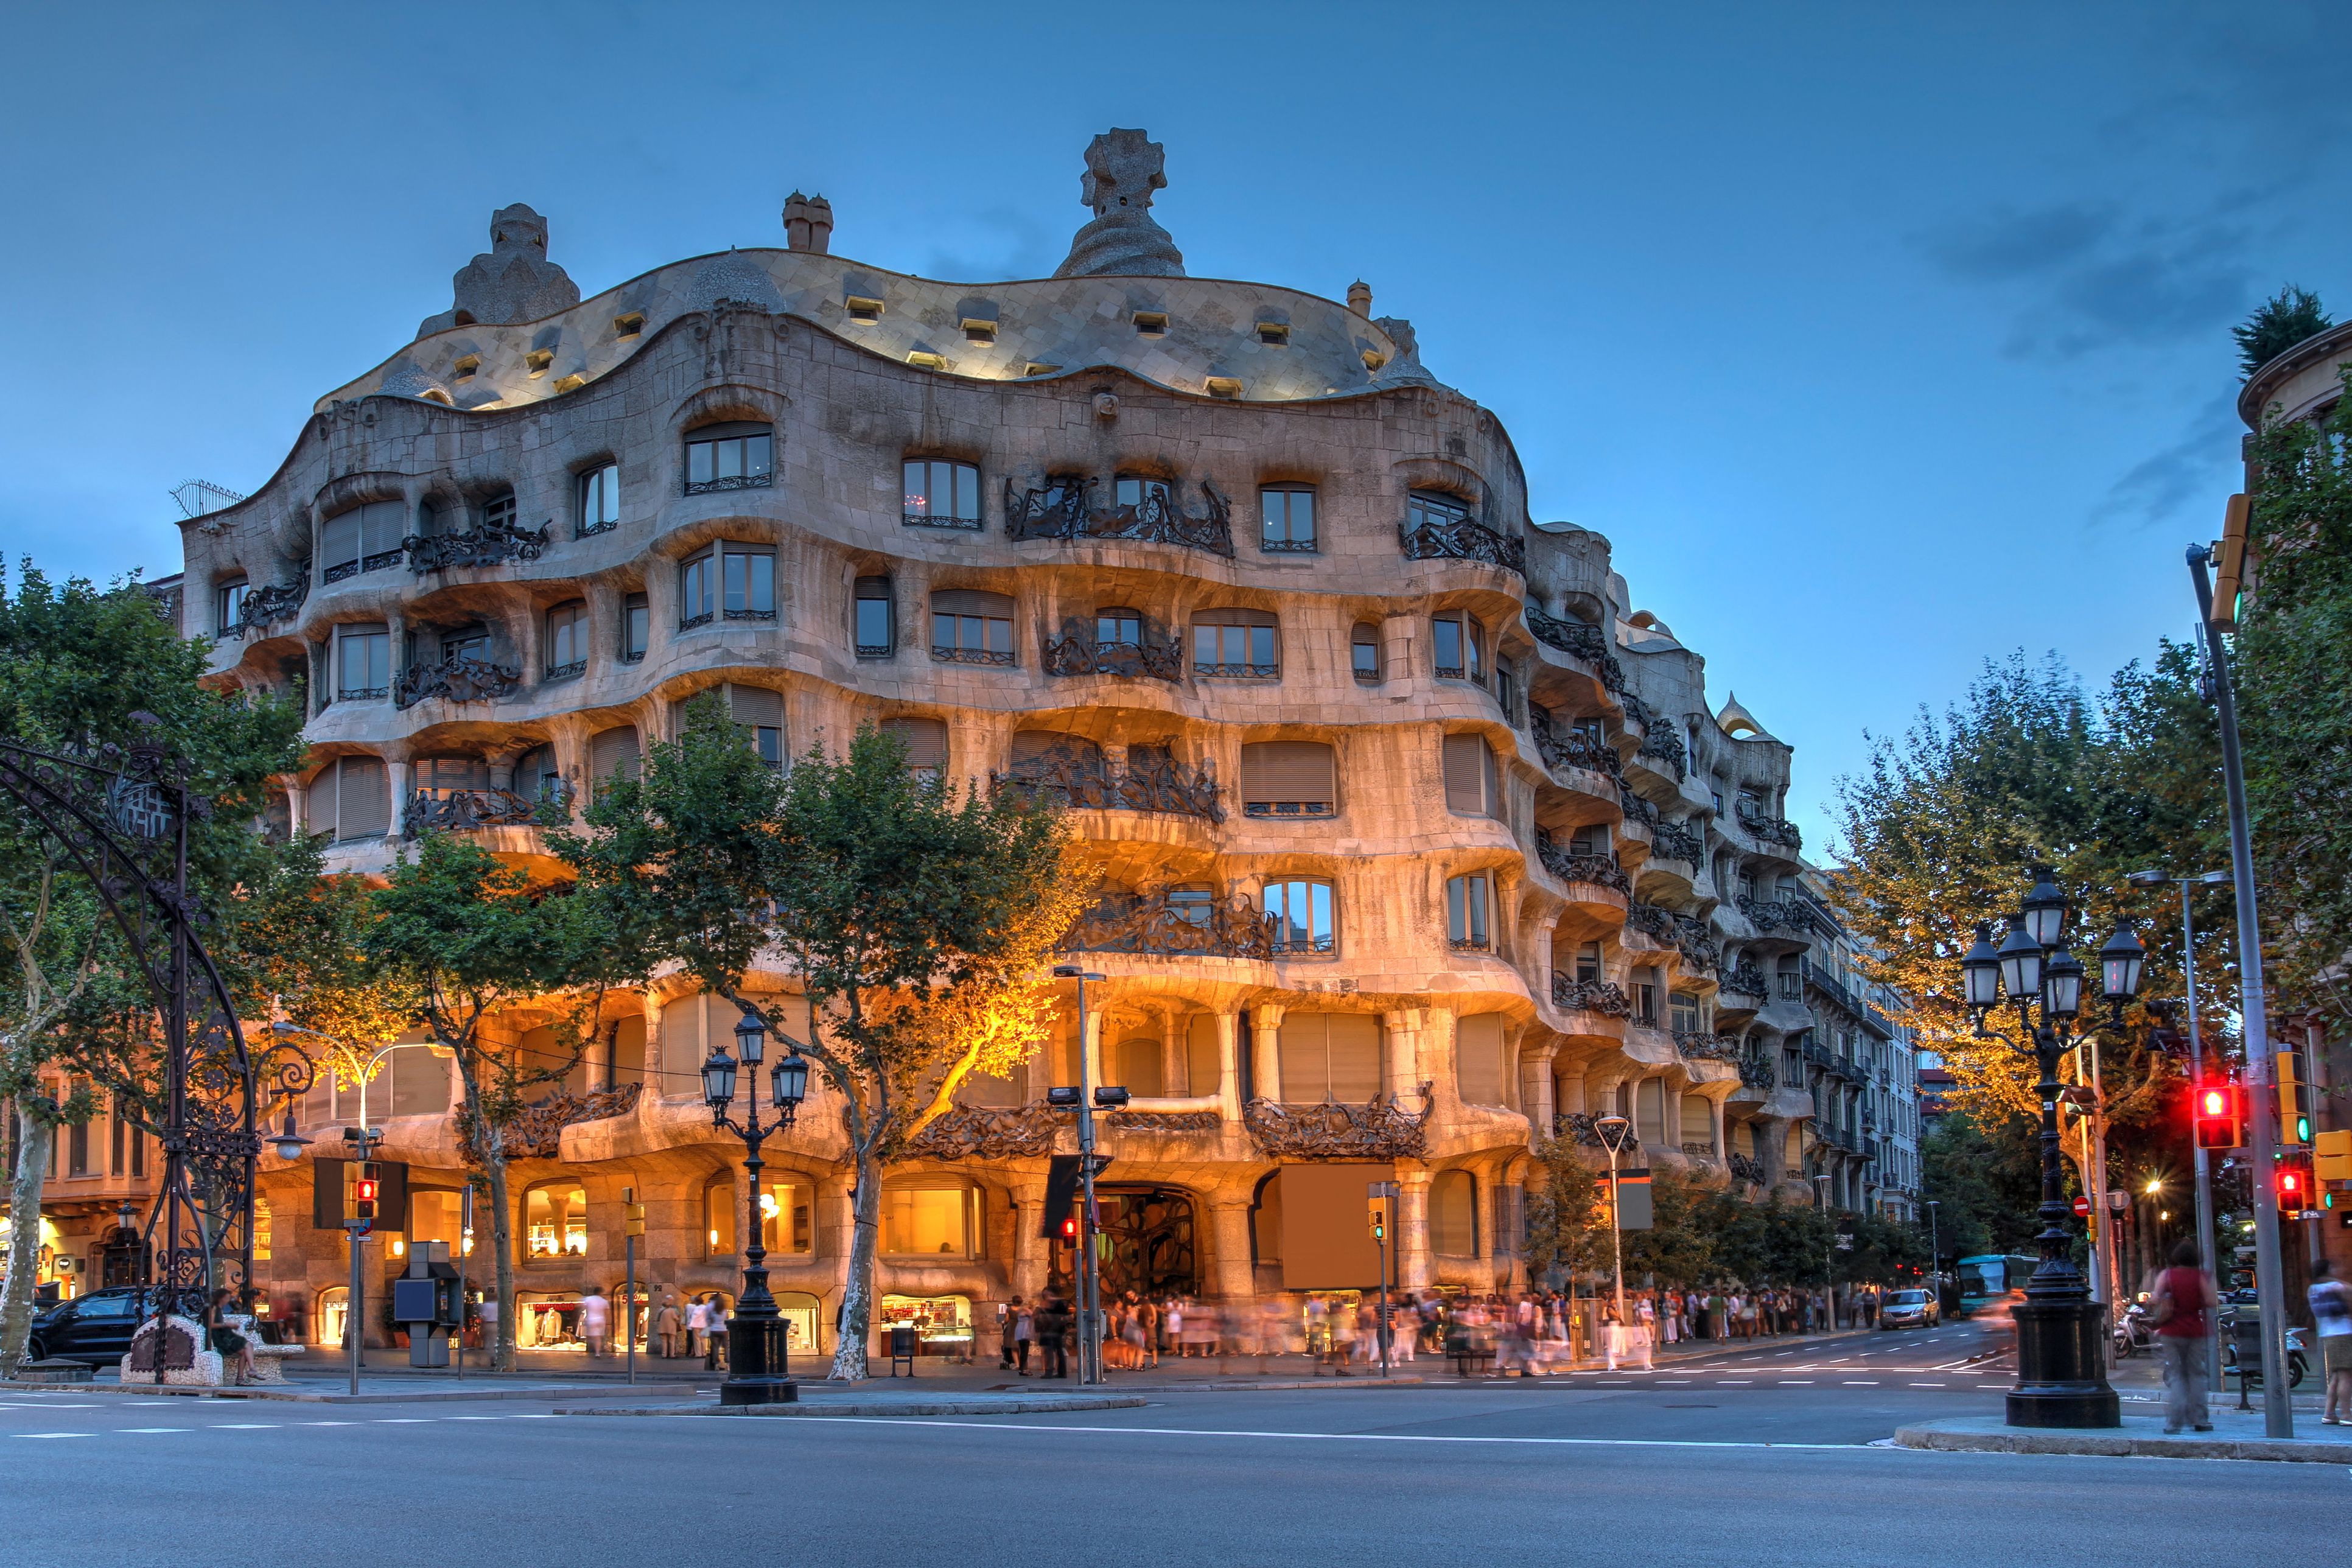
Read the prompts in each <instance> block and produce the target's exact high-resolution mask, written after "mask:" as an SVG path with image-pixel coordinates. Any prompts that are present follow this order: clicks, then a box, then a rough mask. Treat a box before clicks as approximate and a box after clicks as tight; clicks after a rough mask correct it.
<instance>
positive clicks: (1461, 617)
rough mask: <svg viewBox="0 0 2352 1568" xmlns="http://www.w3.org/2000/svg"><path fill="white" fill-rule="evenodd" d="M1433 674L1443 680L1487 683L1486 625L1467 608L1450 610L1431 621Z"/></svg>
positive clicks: (1482, 684) (1481, 684)
mask: <svg viewBox="0 0 2352 1568" xmlns="http://www.w3.org/2000/svg"><path fill="white" fill-rule="evenodd" d="M1430 630H1431V639H1432V640H1431V647H1432V649H1433V653H1434V659H1433V665H1434V673H1435V674H1436V676H1437V679H1440V680H1468V681H1473V682H1475V683H1476V684H1478V685H1480V686H1484V685H1486V628H1485V627H1483V626H1480V625H1479V624H1478V621H1477V617H1476V616H1473V615H1471V614H1470V613H1469V612H1468V611H1466V610H1449V611H1447V612H1445V613H1444V615H1441V616H1437V617H1436V619H1435V620H1434V621H1433V622H1432V623H1431V627H1430Z"/></svg>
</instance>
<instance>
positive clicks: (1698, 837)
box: [1650, 822, 1706, 866]
mask: <svg viewBox="0 0 2352 1568" xmlns="http://www.w3.org/2000/svg"><path fill="white" fill-rule="evenodd" d="M1650 852H1651V853H1652V854H1653V855H1655V856H1662V857H1664V858H1666V859H1668V860H1680V861H1682V862H1684V863H1685V864H1686V865H1691V866H1704V865H1706V834H1704V833H1702V832H1700V831H1699V830H1698V829H1697V828H1696V827H1693V826H1689V824H1688V823H1687V822H1661V823H1659V824H1658V825H1657V826H1654V827H1653V828H1651V829H1650Z"/></svg>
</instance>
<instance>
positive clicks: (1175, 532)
mask: <svg viewBox="0 0 2352 1568" xmlns="http://www.w3.org/2000/svg"><path fill="white" fill-rule="evenodd" d="M1095 488H1096V487H1095V482H1094V481H1093V480H1092V479H1087V480H1085V481H1083V482H1080V481H1075V480H1074V481H1072V482H1070V483H1068V484H1060V485H1049V486H1046V487H1045V488H1044V489H1033V490H1016V489H1013V483H1012V481H1011V480H1009V479H1008V480H1006V481H1005V485H1004V531H1005V533H1006V534H1007V535H1008V536H1009V537H1011V538H1013V539H1016V540H1020V539H1124V540H1132V541H1135V542H1139V543H1144V544H1182V545H1187V546H1189V547H1191V548H1192V549H1194V550H1206V551H1208V552H1211V553H1213V554H1216V555H1223V556H1227V557H1230V556H1231V555H1232V554H1233V552H1234V528H1233V503H1232V502H1230V501H1228V500H1226V499H1225V498H1224V497H1223V495H1222V494H1220V493H1219V492H1218V490H1217V488H1216V487H1215V486H1214V485H1213V484H1211V483H1209V482H1208V481H1207V480H1206V479H1203V480H1202V481H1201V499H1202V504H1203V505H1204V506H1205V507H1206V508H1207V509H1208V510H1207V511H1206V513H1205V514H1204V515H1202V516H1199V517H1194V516H1192V515H1191V514H1190V513H1188V512H1186V511H1185V510H1183V508H1182V507H1181V506H1180V505H1178V504H1177V502H1176V500H1175V499H1174V497H1175V493H1176V487H1175V486H1174V485H1172V484H1171V485H1169V486H1167V487H1166V488H1164V489H1163V488H1161V487H1160V486H1157V485H1154V486H1150V487H1147V488H1146V489H1145V490H1144V492H1143V498H1142V500H1140V501H1139V502H1137V503H1136V504H1135V505H1133V506H1114V507H1097V506H1095V505H1094V504H1093V496H1094V491H1095Z"/></svg>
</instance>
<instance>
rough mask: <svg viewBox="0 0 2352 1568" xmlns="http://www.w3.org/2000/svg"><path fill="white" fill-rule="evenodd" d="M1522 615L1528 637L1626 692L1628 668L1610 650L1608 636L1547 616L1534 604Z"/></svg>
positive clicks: (1584, 624)
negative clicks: (1572, 659) (1567, 657)
mask: <svg viewBox="0 0 2352 1568" xmlns="http://www.w3.org/2000/svg"><path fill="white" fill-rule="evenodd" d="M1523 613H1524V614H1525V616H1527V623H1528V635H1529V636H1531V637H1534V638H1535V639H1536V641H1538V642H1539V643H1541V644H1543V645H1544V646H1545V647H1549V648H1553V649H1556V650H1558V651H1559V652H1560V653H1564V654H1566V655H1568V656H1569V657H1570V658H1577V659H1582V660H1583V661H1584V662H1585V663H1586V664H1589V665H1591V667H1592V670H1593V674H1594V676H1595V678H1596V679H1599V680H1600V682H1601V685H1602V686H1604V687H1606V688H1608V689H1610V690H1611V691H1613V692H1621V693H1622V691H1623V690H1624V689H1625V667H1624V666H1623V665H1622V664H1620V663H1619V662H1618V661H1617V656H1616V655H1615V654H1614V653H1612V651H1610V647H1609V634H1608V633H1606V632H1604V631H1602V630H1601V628H1600V627H1599V626H1592V625H1591V624H1589V623H1587V622H1584V621H1570V620H1563V619H1562V618H1561V617H1559V616H1553V615H1547V614H1545V613H1544V612H1543V611H1541V610H1539V609H1538V608H1536V606H1534V605H1527V606H1525V609H1524V612H1523Z"/></svg>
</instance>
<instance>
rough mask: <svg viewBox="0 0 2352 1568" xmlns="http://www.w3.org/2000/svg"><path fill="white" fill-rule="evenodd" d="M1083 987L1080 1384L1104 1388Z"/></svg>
mask: <svg viewBox="0 0 2352 1568" xmlns="http://www.w3.org/2000/svg"><path fill="white" fill-rule="evenodd" d="M1077 981H1078V1184H1079V1193H1078V1381H1079V1382H1080V1383H1081V1384H1098V1383H1100V1382H1102V1380H1103V1364H1102V1276H1101V1273H1100V1271H1099V1270H1098V1268H1097V1265H1096V1259H1095V1224H1096V1220H1097V1215H1096V1214H1095V1081H1094V1062H1093V1060H1092V1053H1091V1052H1090V1051H1089V1050H1088V1049H1087V1047H1088V1045H1089V1044H1091V1041H1090V1040H1089V1039H1088V1037H1087V977H1086V976H1085V975H1084V974H1080V975H1079V976H1078V977H1077Z"/></svg>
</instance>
